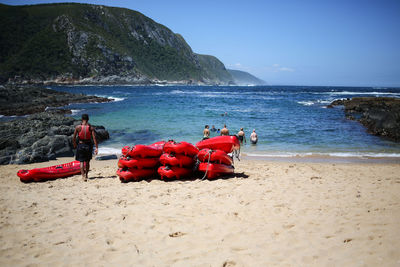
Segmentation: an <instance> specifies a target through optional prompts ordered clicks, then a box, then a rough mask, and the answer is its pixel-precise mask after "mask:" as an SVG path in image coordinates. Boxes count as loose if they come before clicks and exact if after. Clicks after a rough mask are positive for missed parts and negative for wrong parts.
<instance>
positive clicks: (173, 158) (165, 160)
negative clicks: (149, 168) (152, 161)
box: [160, 153, 195, 167]
mask: <svg viewBox="0 0 400 267" xmlns="http://www.w3.org/2000/svg"><path fill="white" fill-rule="evenodd" d="M160 163H161V164H162V165H169V166H179V167H192V166H193V165H194V163H195V160H194V158H192V157H189V156H185V155H182V154H176V155H175V154H168V153H164V154H162V155H161V157H160Z"/></svg>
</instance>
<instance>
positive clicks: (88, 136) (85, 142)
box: [72, 114, 99, 182]
mask: <svg viewBox="0 0 400 267" xmlns="http://www.w3.org/2000/svg"><path fill="white" fill-rule="evenodd" d="M88 121H89V115H88V114H82V123H81V124H80V125H77V126H76V127H75V131H74V136H73V138H72V143H73V145H74V148H76V160H78V161H80V162H81V174H82V179H83V181H85V182H86V181H87V179H88V173H89V167H90V160H91V159H92V151H93V143H94V145H95V146H96V150H95V154H96V155H97V153H98V149H99V147H98V145H97V140H96V135H95V132H94V128H93V127H92V126H91V125H90V124H89V122H88ZM77 135H78V139H79V141H78V146H77V145H76V136H77ZM92 139H93V142H92Z"/></svg>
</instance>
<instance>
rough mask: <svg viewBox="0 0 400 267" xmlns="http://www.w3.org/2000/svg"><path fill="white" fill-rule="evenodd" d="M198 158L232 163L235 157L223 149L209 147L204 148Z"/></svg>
mask: <svg viewBox="0 0 400 267" xmlns="http://www.w3.org/2000/svg"><path fill="white" fill-rule="evenodd" d="M197 158H198V159H199V160H200V161H201V162H208V161H210V162H212V163H220V164H225V165H232V163H233V159H232V158H231V157H230V156H229V155H228V154H226V153H225V152H224V151H222V150H211V149H208V148H205V149H202V150H200V151H199V153H198V154H197Z"/></svg>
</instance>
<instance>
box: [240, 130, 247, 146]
mask: <svg viewBox="0 0 400 267" xmlns="http://www.w3.org/2000/svg"><path fill="white" fill-rule="evenodd" d="M238 137H239V141H240V144H241V145H243V139H244V143H245V144H246V136H245V134H244V131H243V128H240V131H239V132H238Z"/></svg>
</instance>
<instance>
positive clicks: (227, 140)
mask: <svg viewBox="0 0 400 267" xmlns="http://www.w3.org/2000/svg"><path fill="white" fill-rule="evenodd" d="M196 146H197V147H198V149H204V148H209V149H212V150H222V151H224V152H225V153H232V151H233V150H238V149H240V143H239V138H238V137H237V136H236V135H224V136H216V137H212V138H208V139H204V140H202V141H200V142H198V143H197V144H196Z"/></svg>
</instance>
